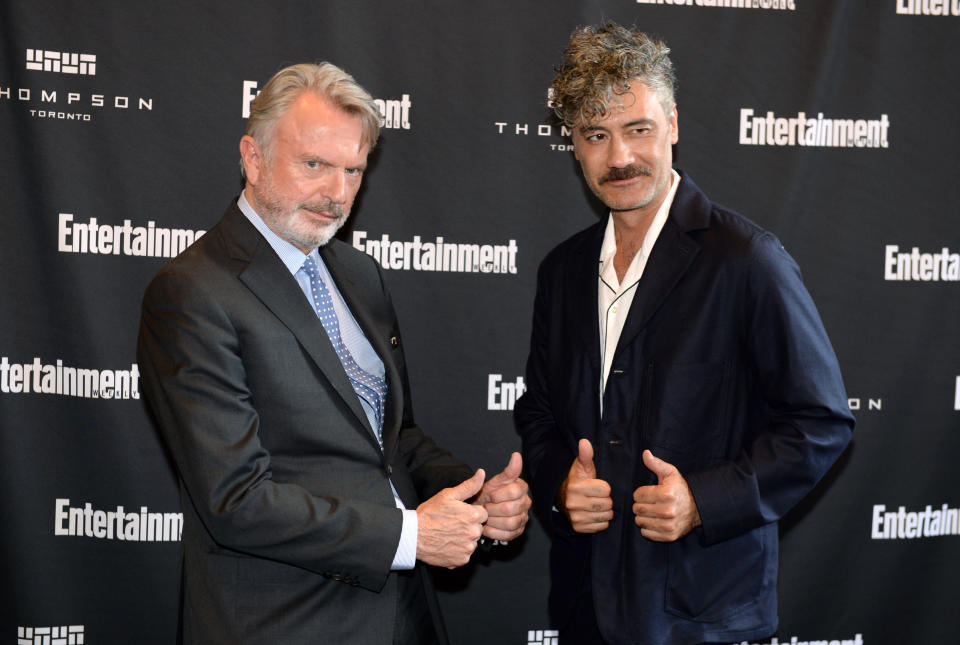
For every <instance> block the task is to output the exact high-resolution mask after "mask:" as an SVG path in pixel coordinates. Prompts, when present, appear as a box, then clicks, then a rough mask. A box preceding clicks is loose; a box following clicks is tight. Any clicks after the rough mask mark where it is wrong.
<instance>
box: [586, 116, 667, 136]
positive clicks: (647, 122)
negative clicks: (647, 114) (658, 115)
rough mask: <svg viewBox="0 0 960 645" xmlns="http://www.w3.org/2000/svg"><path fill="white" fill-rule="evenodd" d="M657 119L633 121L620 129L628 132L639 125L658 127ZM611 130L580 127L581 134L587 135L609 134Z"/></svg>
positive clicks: (592, 126)
mask: <svg viewBox="0 0 960 645" xmlns="http://www.w3.org/2000/svg"><path fill="white" fill-rule="evenodd" d="M656 123H657V122H656V120H655V119H648V118H640V119H634V120H633V121H628V122H627V123H624V124H622V125H621V126H620V128H619V129H621V130H626V129H629V128H633V127H636V126H638V125H656ZM610 130H611V128H609V127H607V126H604V125H585V126H581V127H580V132H581V133H584V134H586V133H587V132H609V131H610Z"/></svg>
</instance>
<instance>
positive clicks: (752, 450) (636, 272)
mask: <svg viewBox="0 0 960 645" xmlns="http://www.w3.org/2000/svg"><path fill="white" fill-rule="evenodd" d="M668 53H669V49H668V48H667V47H666V45H665V44H664V43H662V42H655V41H653V40H651V39H650V38H648V37H647V36H646V35H645V34H643V33H639V32H636V31H631V30H628V29H625V28H623V27H621V26H619V25H616V24H612V23H611V24H607V25H605V26H603V27H599V28H593V27H588V28H584V29H582V30H579V31H577V32H575V33H574V34H573V36H572V38H571V41H570V43H569V45H568V46H567V49H566V51H565V54H564V59H563V63H562V65H561V66H560V68H559V73H558V75H557V78H556V79H555V80H554V83H553V85H552V88H551V89H552V100H553V105H554V107H555V109H556V111H557V114H558V115H559V116H560V118H561V119H562V120H563V121H564V123H565V124H566V125H567V127H569V128H570V129H571V132H572V134H571V137H572V141H573V146H574V151H575V155H576V158H577V159H578V161H579V162H580V165H581V168H582V170H583V175H584V179H585V181H586V182H587V184H588V186H589V187H590V189H591V190H592V191H593V193H594V194H595V195H596V196H597V197H598V198H599V199H600V200H601V201H602V202H603V203H604V204H606V205H607V206H608V207H609V209H610V215H609V217H608V218H606V219H605V220H603V221H601V222H600V223H598V224H596V225H594V226H591V227H590V228H588V229H586V230H584V231H582V232H581V233H578V234H577V235H574V236H573V237H572V238H570V239H568V240H566V241H565V242H563V243H562V244H560V245H559V246H558V247H557V248H555V249H554V250H553V251H552V252H551V253H550V254H549V255H548V256H547V258H546V259H545V260H544V261H543V263H542V265H541V267H540V271H539V276H538V284H537V296H536V302H535V306H534V320H533V334H532V341H531V349H530V357H529V361H528V364H527V387H528V390H527V392H526V394H525V395H524V396H523V397H522V398H521V399H520V400H519V401H518V402H517V407H516V420H517V424H518V428H519V430H520V433H521V436H522V438H523V450H524V455H523V457H524V463H525V464H526V467H527V469H528V471H529V475H530V477H529V479H530V481H531V487H532V489H533V496H534V506H535V508H537V510H538V511H539V513H540V515H541V517H544V518H547V523H548V524H549V526H550V529H551V533H552V535H553V545H552V549H551V557H550V560H551V575H552V588H551V594H550V610H551V614H552V618H553V621H554V623H555V625H556V626H557V627H558V628H560V636H561V638H562V640H563V641H564V642H567V643H577V644H581V643H594V642H596V643H602V642H609V643H643V644H649V645H691V644H696V643H704V642H715V643H723V642H727V643H729V642H731V641H741V640H746V639H755V638H762V637H765V636H769V635H771V634H772V633H774V631H775V630H776V627H777V598H776V591H777V548H778V545H777V521H778V520H779V519H780V518H781V517H783V515H784V514H785V513H786V512H787V511H788V510H790V508H792V507H793V506H794V505H795V504H796V503H797V502H798V501H799V500H801V499H802V498H803V497H804V496H805V495H806V494H807V493H808V492H809V491H810V490H811V489H812V488H813V487H814V485H815V484H816V483H817V482H818V481H819V480H820V478H821V477H822V476H823V475H824V473H825V472H826V471H827V470H828V469H829V468H830V466H831V465H832V464H833V463H834V461H835V460H836V459H837V457H838V456H839V454H840V453H841V452H842V451H843V449H844V448H845V447H846V445H847V443H848V442H849V441H850V437H851V433H852V430H853V425H854V421H853V417H852V415H851V414H850V410H849V406H848V404H847V396H846V393H845V391H844V387H843V382H842V379H841V376H840V370H839V367H838V365H837V360H836V357H835V356H834V353H833V349H832V348H831V346H830V341H829V340H828V338H827V335H826V332H825V331H824V329H823V325H822V323H821V321H820V317H819V315H818V314H817V310H816V307H815V306H814V304H813V301H812V300H811V299H810V296H809V294H808V293H807V291H806V289H805V288H804V286H803V283H802V281H801V278H800V271H799V269H798V267H797V265H796V264H795V263H794V261H793V259H792V258H791V257H790V256H789V255H788V254H787V253H786V251H785V250H784V249H783V246H782V245H781V244H780V242H779V241H778V240H777V238H776V237H774V236H773V235H772V234H771V233H769V232H767V231H764V230H763V229H761V228H760V227H758V226H757V225H756V224H754V223H752V222H750V221H749V220H747V219H745V218H743V217H741V216H740V215H738V214H736V213H733V212H731V211H729V210H726V209H724V208H722V207H720V206H717V205H715V204H713V203H711V202H710V200H709V199H708V198H707V197H706V196H705V195H704V194H703V193H702V192H701V191H700V189H699V188H697V186H696V184H694V183H693V180H692V179H690V177H689V176H688V175H686V174H684V173H681V172H677V171H675V170H673V168H672V145H673V144H675V143H676V142H677V140H678V135H679V129H678V122H677V109H676V105H675V102H674V84H675V79H674V73H673V67H672V64H671V62H670V59H669V57H668Z"/></svg>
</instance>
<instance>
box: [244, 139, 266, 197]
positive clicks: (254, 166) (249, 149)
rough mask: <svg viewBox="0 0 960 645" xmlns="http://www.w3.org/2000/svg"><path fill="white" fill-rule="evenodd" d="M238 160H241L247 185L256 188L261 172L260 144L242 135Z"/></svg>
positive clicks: (262, 158)
mask: <svg viewBox="0 0 960 645" xmlns="http://www.w3.org/2000/svg"><path fill="white" fill-rule="evenodd" d="M240 158H241V159H242V160H243V172H244V173H245V174H246V176H247V183H248V184H250V185H251V186H256V185H257V181H258V180H259V179H260V172H261V171H262V170H263V166H264V157H263V151H262V150H261V149H260V144H258V143H257V141H256V139H254V138H253V137H251V136H250V135H247V134H245V135H243V137H242V138H241V139H240Z"/></svg>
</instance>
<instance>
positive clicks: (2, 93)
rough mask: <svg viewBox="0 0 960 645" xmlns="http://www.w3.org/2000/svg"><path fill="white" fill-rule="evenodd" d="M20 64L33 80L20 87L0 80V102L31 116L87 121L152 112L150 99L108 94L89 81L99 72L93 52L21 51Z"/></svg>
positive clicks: (98, 65)
mask: <svg viewBox="0 0 960 645" xmlns="http://www.w3.org/2000/svg"><path fill="white" fill-rule="evenodd" d="M24 66H25V69H26V70H27V71H29V72H35V73H37V74H38V75H37V76H33V75H30V76H28V78H30V79H31V81H32V79H33V78H36V83H33V82H29V83H27V84H25V86H23V87H15V86H12V85H8V84H5V83H3V82H2V80H0V104H7V105H10V106H13V107H18V108H20V109H23V110H24V111H26V112H27V114H29V115H30V117H31V118H35V119H40V120H44V121H46V120H55V121H77V122H79V123H88V122H90V121H93V119H94V117H95V116H101V115H106V114H119V113H121V112H152V111H153V98H152V97H143V96H135V95H133V94H132V93H123V94H108V93H107V92H104V91H102V90H101V89H100V88H99V87H98V86H96V85H92V84H91V83H90V82H89V81H90V80H91V79H92V78H94V77H97V73H98V72H100V71H102V69H101V68H102V64H101V61H99V60H98V58H97V55H96V54H91V53H79V52H61V51H57V50H49V49H27V50H25V51H24Z"/></svg>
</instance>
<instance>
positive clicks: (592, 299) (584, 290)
mask: <svg viewBox="0 0 960 645" xmlns="http://www.w3.org/2000/svg"><path fill="white" fill-rule="evenodd" d="M606 223H607V220H606V218H604V219H603V220H601V221H600V223H598V224H596V225H594V226H593V227H592V228H591V229H589V230H590V234H589V235H588V236H586V237H585V238H584V240H583V241H582V243H581V244H580V245H579V247H577V248H575V249H574V250H573V252H572V253H571V258H570V259H571V261H570V262H569V263H568V264H567V271H566V279H565V281H564V282H565V283H566V284H567V285H568V286H569V289H570V293H569V294H568V295H569V297H567V298H565V299H564V302H565V308H566V311H564V320H570V321H572V325H571V329H575V330H578V331H579V334H580V343H581V345H580V346H581V347H583V348H584V353H585V354H586V356H587V358H588V359H589V362H590V370H591V374H592V380H591V382H595V383H599V382H600V314H599V310H598V309H597V307H598V304H597V302H598V301H597V280H598V276H599V274H600V269H599V267H600V247H601V246H602V244H603V234H604V231H605V230H606ZM593 377H595V378H593ZM594 398H597V397H594ZM597 411H598V415H599V407H598V408H597Z"/></svg>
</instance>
